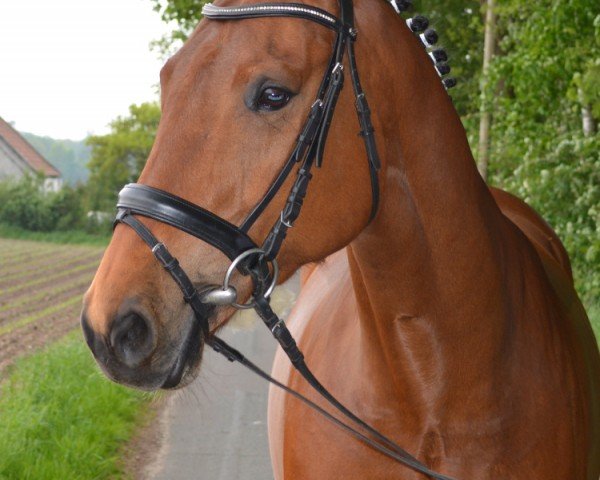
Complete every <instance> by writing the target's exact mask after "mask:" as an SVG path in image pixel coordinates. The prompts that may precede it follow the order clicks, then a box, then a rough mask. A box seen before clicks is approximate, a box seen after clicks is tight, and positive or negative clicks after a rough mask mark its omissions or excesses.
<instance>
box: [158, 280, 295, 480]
mask: <svg viewBox="0 0 600 480" xmlns="http://www.w3.org/2000/svg"><path fill="white" fill-rule="evenodd" d="M280 288H281V287H280ZM280 288H278V291H279V292H282V291H283V294H282V293H280V294H279V295H278V296H277V298H274V301H273V302H272V303H273V304H274V308H275V309H276V311H280V312H281V311H282V310H285V309H286V307H289V305H290V304H291V303H292V301H293V297H294V296H295V295H294V294H293V293H292V291H297V290H298V280H297V278H296V279H294V280H293V281H292V283H291V284H290V283H288V284H287V285H286V287H284V288H283V289H282V290H280ZM237 324H238V325H239V324H242V325H244V326H243V327H242V328H229V329H226V330H225V331H224V332H223V333H222V334H221V337H222V338H223V339H224V340H226V341H227V342H229V343H230V344H231V345H232V346H234V347H235V348H237V349H238V350H240V351H241V352H242V353H244V355H246V356H247V357H248V358H249V359H250V360H252V361H253V362H254V363H256V364H258V365H259V366H261V367H263V368H264V369H265V370H266V371H267V372H269V371H270V369H271V364H272V362H273V355H274V354H275V340H274V339H273V337H272V336H271V334H270V332H269V331H268V330H267V329H266V327H265V326H264V325H263V324H262V323H261V322H259V321H258V320H256V321H253V322H250V321H249V318H248V315H247V314H245V317H244V318H243V319H242V320H241V321H238V322H237ZM267 392H268V384H267V383H266V382H265V381H264V380H262V379H260V378H259V377H257V376H256V375H254V374H253V373H252V372H250V371H248V370H246V369H245V368H244V367H242V366H241V365H239V364H231V363H229V362H228V361H227V360H226V359H225V358H224V357H222V356H220V355H217V354H216V353H214V352H213V351H207V352H206V354H205V357H204V359H203V363H202V371H201V374H200V376H199V377H198V379H197V380H196V381H195V382H194V383H193V384H192V385H190V386H189V387H187V388H185V389H183V390H181V391H180V392H177V393H175V394H173V395H172V397H171V398H170V399H169V400H168V406H167V410H166V411H165V412H164V416H163V422H164V425H165V426H164V432H163V446H162V449H161V450H162V451H161V452H157V455H156V457H157V460H156V462H155V464H154V465H152V466H151V468H150V469H149V473H148V474H147V478H148V480H194V479H202V480H269V479H272V478H273V474H272V471H271V462H270V459H269V447H268V440H267ZM150 472H152V473H150Z"/></svg>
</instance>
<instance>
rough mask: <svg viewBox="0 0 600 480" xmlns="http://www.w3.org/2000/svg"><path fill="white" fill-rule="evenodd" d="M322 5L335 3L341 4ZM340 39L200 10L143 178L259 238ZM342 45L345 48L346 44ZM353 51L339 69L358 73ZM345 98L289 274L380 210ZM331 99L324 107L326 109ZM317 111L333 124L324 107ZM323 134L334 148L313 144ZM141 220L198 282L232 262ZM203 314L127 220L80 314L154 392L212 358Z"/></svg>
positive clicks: (167, 90) (292, 240)
mask: <svg viewBox="0 0 600 480" xmlns="http://www.w3.org/2000/svg"><path fill="white" fill-rule="evenodd" d="M246 3H248V2H240V3H238V4H236V5H237V6H243V5H244V4H246ZM315 7H321V8H323V9H326V10H328V11H330V12H331V11H333V12H334V13H335V11H336V10H335V5H334V2H331V1H329V2H325V1H321V2H317V4H315ZM357 8H358V7H357ZM360 14H361V21H362V22H363V23H364V24H365V25H366V24H367V23H369V17H371V16H373V15H379V16H383V13H381V12H378V13H376V12H375V11H373V10H372V9H369V8H367V7H363V8H361V9H360ZM374 23H375V22H374ZM361 28H362V26H361ZM350 34H354V32H344V35H345V37H344V38H346V36H347V35H350ZM366 37H367V35H365V38H366ZM352 41H353V40H352ZM338 42H339V35H336V33H335V31H332V29H328V28H324V27H323V25H319V24H317V22H311V21H306V19H302V18H298V19H294V20H290V19H289V18H280V17H273V18H252V19H248V20H245V21H215V20H211V19H204V20H203V21H201V22H200V24H199V26H198V27H197V29H196V30H195V32H194V33H193V35H192V36H191V37H190V39H189V40H188V41H187V42H186V44H185V45H184V46H183V47H182V49H181V50H180V51H179V52H178V53H177V54H176V55H174V56H173V57H172V58H171V59H170V60H169V61H168V62H167V63H166V65H165V66H164V68H163V69H162V71H161V75H160V82H161V108H162V117H161V121H160V125H159V129H158V133H157V136H156V140H155V144H154V147H153V149H152V152H151V153H150V156H149V158H148V161H147V164H146V166H145V168H144V170H143V172H142V174H141V176H140V178H139V184H142V185H144V186H146V187H151V188H152V189H155V190H153V191H164V192H169V194H172V195H175V196H177V198H178V199H183V200H185V201H187V202H190V203H191V204H195V205H199V206H201V207H202V208H203V209H205V210H206V211H209V212H212V213H213V214H215V215H217V216H218V217H220V218H221V219H223V220H225V221H226V222H229V224H231V225H238V226H239V225H243V227H244V230H248V231H247V234H248V236H249V238H250V239H251V240H252V241H253V242H255V243H256V244H257V245H261V244H262V242H263V241H264V239H265V238H266V237H267V236H268V234H269V231H270V230H271V228H272V227H273V225H274V224H276V223H277V221H278V219H280V212H281V210H282V208H283V207H284V205H285V204H286V198H287V197H288V192H289V191H290V189H291V188H292V186H293V185H294V182H295V181H296V177H295V170H297V169H298V168H300V167H302V162H299V163H298V164H297V163H296V161H297V160H302V158H299V159H294V160H293V161H291V160H288V159H289V158H290V155H293V154H294V152H296V153H297V149H298V144H297V139H298V134H299V132H301V131H303V128H304V130H306V129H307V122H309V121H310V115H309V121H307V112H311V114H312V113H314V111H315V108H316V107H315V98H318V96H319V95H320V93H322V94H323V95H327V94H328V93H327V92H326V91H322V90H323V87H324V83H327V82H330V83H331V81H332V80H331V78H329V79H328V77H331V76H332V75H335V73H333V74H332V72H331V71H330V69H331V67H332V65H331V64H332V63H334V65H333V67H334V70H335V61H334V60H335V58H336V53H335V51H336V49H338V50H339V48H338V47H339V45H338ZM344 49H345V45H343V46H342V50H341V51H342V55H343V51H344ZM357 50H358V51H357V57H358V60H359V63H360V62H362V63H363V64H364V68H365V69H368V65H369V64H370V63H372V62H377V61H378V60H377V58H378V55H379V52H380V51H381V52H384V51H385V50H380V49H377V48H375V47H374V46H372V48H369V46H368V44H367V42H366V40H365V45H364V46H361V48H360V49H357ZM332 51H333V52H334V54H333V57H332ZM369 52H370V53H369ZM338 54H339V52H338ZM380 60H381V59H380ZM347 62H348V59H345V60H344V62H341V64H340V66H339V67H341V68H339V69H340V70H343V69H344V68H345V69H346V70H348V63H347ZM324 72H327V73H326V75H325V79H324V77H323V74H324ZM368 76H369V77H372V74H368ZM326 90H328V89H326ZM328 91H329V90H328ZM337 93H339V91H338V92H337ZM323 95H322V96H323ZM336 97H337V95H336ZM335 100H337V98H336V99H334V100H333V101H334V104H333V107H334V108H335V112H336V113H335V117H334V118H333V121H332V123H331V128H330V131H329V132H328V131H327V130H329V129H328V128H325V131H324V133H322V131H323V128H320V129H319V130H318V131H317V134H316V135H317V136H318V135H324V137H325V138H324V139H322V142H321V145H320V146H319V145H317V143H318V142H319V140H318V139H317V140H315V142H314V144H313V145H312V146H311V145H309V146H308V147H307V149H308V150H311V149H312V150H313V154H314V155H313V156H315V157H318V158H317V159H316V160H314V161H315V163H317V164H318V166H319V167H320V168H319V169H314V170H313V176H314V178H313V179H312V181H311V188H310V192H309V193H308V195H307V196H306V198H305V199H304V201H303V202H302V201H301V202H300V203H303V204H304V205H303V208H302V215H301V216H300V217H299V219H298V222H297V224H296V228H293V229H290V231H289V234H288V235H287V239H286V242H285V243H284V244H283V246H282V248H281V251H280V252H279V253H278V256H277V258H278V260H279V263H280V265H281V276H280V281H284V280H286V279H287V278H289V277H290V276H291V275H292V274H293V272H294V271H296V270H297V269H298V268H299V267H300V266H301V265H304V264H306V263H309V262H315V261H319V260H321V259H323V258H325V257H326V256H327V255H329V254H331V253H333V252H335V251H337V250H339V249H340V248H342V247H343V246H345V245H347V244H348V243H349V242H350V241H351V240H352V239H354V238H355V237H356V236H357V235H358V234H359V233H360V232H361V231H362V230H363V229H364V228H365V226H366V225H367V224H368V222H369V219H370V216H371V214H372V207H373V188H374V187H373V185H372V183H371V180H372V179H373V178H372V177H373V168H371V171H370V168H369V163H368V162H367V160H366V154H365V147H364V144H363V138H361V136H359V135H357V132H358V131H359V130H360V125H359V122H358V121H357V116H356V111H355V101H356V99H355V96H354V95H353V94H352V89H351V88H346V89H345V90H343V92H342V93H341V94H340V95H339V101H337V106H336V104H335ZM326 101H328V100H326ZM323 103H324V102H321V105H320V107H319V108H322V109H327V105H325V106H323ZM320 115H321V117H320V121H321V123H324V122H325V120H323V117H325V116H326V115H327V112H320ZM374 121H375V123H377V122H378V119H377V118H374ZM303 126H304V127H303ZM363 134H367V135H369V134H372V132H363ZM325 139H328V140H327V148H326V149H325V151H324V154H323V152H317V150H319V149H320V150H323V146H324V144H325V143H324V141H325ZM294 145H296V147H294ZM334 152H335V154H333V153H334ZM303 155H311V153H306V152H303ZM321 156H322V158H321ZM286 160H287V163H286ZM321 164H322V165H321ZM286 165H287V167H286ZM297 165H299V166H297ZM288 167H289V168H288ZM286 168H288V169H289V170H294V172H292V174H291V175H289V176H288V177H287V178H285V176H282V169H286ZM309 176H310V175H309ZM277 178H285V180H282V185H281V188H279V189H278V191H277V192H276V193H275V194H274V195H273V199H272V201H270V202H268V204H267V203H265V204H264V205H263V206H264V211H261V212H258V213H260V215H255V216H254V217H253V216H252V215H251V212H253V210H254V211H256V208H257V207H256V206H257V205H260V203H261V199H263V198H264V197H265V195H266V194H267V195H268V192H269V191H270V190H269V189H270V188H271V187H272V185H273V184H274V182H277ZM307 181H308V180H307ZM175 201H179V200H175ZM261 210H262V208H261ZM249 215H250V217H249ZM137 220H138V221H139V222H142V224H143V228H145V229H147V230H148V231H150V232H152V235H153V236H154V237H156V238H158V239H160V242H162V243H163V244H164V245H166V247H167V248H168V249H169V251H170V252H171V253H172V254H173V255H174V256H175V257H176V258H177V259H178V260H179V262H180V264H181V266H182V268H183V270H184V271H185V272H187V274H188V276H189V278H190V280H191V282H192V284H193V286H194V287H196V288H197V289H198V290H203V289H206V288H207V287H210V286H214V285H220V284H222V282H223V276H224V272H225V271H226V270H227V269H228V267H229V266H230V264H231V258H227V255H224V254H223V252H222V251H219V249H217V248H214V246H213V245H210V244H209V243H206V242H203V241H200V240H198V239H197V238H194V236H192V235H189V234H187V233H185V232H183V231H181V230H180V229H178V228H174V227H173V226H171V225H167V224H165V223H162V222H159V221H156V220H154V219H151V218H144V217H138V218H137ZM140 228H142V227H140ZM244 233H246V232H245V231H244ZM232 282H233V283H234V284H235V288H236V291H237V299H238V302H239V303H242V302H244V301H246V300H247V299H248V298H250V296H251V295H252V293H253V285H252V282H251V281H250V280H249V278H248V277H244V276H242V275H240V274H239V272H237V273H236V274H235V275H234V278H233V279H232ZM233 313H234V309H233V308H232V307H231V306H218V307H211V308H206V309H205V311H204V313H203V314H202V315H204V317H205V319H204V320H205V321H206V322H207V324H208V326H209V329H210V331H211V332H214V331H215V330H216V329H218V328H219V327H221V326H222V325H224V324H225V323H226V322H227V320H228V319H229V318H230V317H231V316H232V314H233ZM197 323H198V322H197V321H196V319H195V316H194V313H193V312H192V310H191V309H190V308H189V306H188V305H187V304H186V302H185V301H184V300H183V299H182V296H181V292H180V291H179V288H178V286H177V284H176V283H175V282H173V281H172V279H171V278H169V274H168V272H166V271H165V270H164V269H163V268H161V265H160V264H159V263H158V262H156V259H155V258H154V256H153V255H152V252H151V251H150V249H148V248H147V246H146V245H144V242H143V241H142V239H141V238H140V237H139V236H138V235H136V233H135V232H134V231H133V230H132V229H131V228H128V227H127V226H126V225H122V224H117V226H116V228H115V231H114V235H113V238H112V240H111V242H110V245H109V247H108V249H107V250H106V253H105V255H104V258H103V260H102V262H101V264H100V267H99V269H98V272H97V274H96V276H95V278H94V281H93V283H92V285H91V287H90V289H89V291H88V292H87V294H86V296H85V301H84V311H83V314H82V325H83V329H84V333H85V336H86V340H87V342H88V345H89V346H90V348H91V349H92V351H93V353H94V355H95V357H96V359H97V361H98V363H99V364H100V366H101V367H102V369H103V370H104V371H105V373H106V374H107V375H108V376H109V377H110V378H112V379H114V380H115V381H118V382H122V383H125V384H128V385H132V386H135V387H139V388H144V389H156V388H160V387H164V388H171V387H179V386H182V385H185V384H187V383H189V382H190V381H191V380H192V379H193V377H194V375H195V373H196V372H197V370H198V366H199V363H200V358H201V356H202V347H203V335H201V332H200V330H199V328H198V325H197Z"/></svg>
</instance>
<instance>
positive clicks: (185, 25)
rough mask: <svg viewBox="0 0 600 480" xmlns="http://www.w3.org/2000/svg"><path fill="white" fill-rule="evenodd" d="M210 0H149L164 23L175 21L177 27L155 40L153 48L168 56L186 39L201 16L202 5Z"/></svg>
mask: <svg viewBox="0 0 600 480" xmlns="http://www.w3.org/2000/svg"><path fill="white" fill-rule="evenodd" d="M209 1H210V0H166V1H165V0H150V2H151V3H152V7H153V9H154V11H156V12H158V13H160V16H161V18H162V20H163V21H164V22H166V23H175V24H176V25H177V28H175V29H174V30H172V31H171V32H170V33H168V34H166V35H165V36H163V37H162V38H160V39H158V40H155V41H154V42H153V44H152V46H153V48H155V49H157V50H158V51H159V52H161V53H162V55H163V56H169V55H170V54H172V53H173V49H174V48H176V47H177V45H180V44H181V43H182V42H184V41H185V40H187V38H188V37H189V36H190V34H191V33H192V31H193V30H194V28H195V27H196V24H197V23H198V21H199V20H200V19H201V18H202V7H203V6H204V5H205V4H206V3H209Z"/></svg>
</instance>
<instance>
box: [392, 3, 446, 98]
mask: <svg viewBox="0 0 600 480" xmlns="http://www.w3.org/2000/svg"><path fill="white" fill-rule="evenodd" d="M386 2H387V3H389V4H390V5H391V6H392V7H393V9H394V10H395V11H396V13H397V14H398V15H402V14H403V13H404V12H407V11H409V10H410V9H411V8H412V0H386ZM406 24H407V25H408V28H410V30H411V31H412V32H413V33H414V34H415V35H417V36H418V37H419V39H420V40H421V43H422V44H423V46H424V47H425V51H426V52H427V55H429V58H431V61H432V62H433V64H434V66H435V69H436V71H437V72H438V75H439V76H440V78H441V79H442V84H443V85H444V88H445V89H446V90H450V89H451V88H453V87H455V86H456V79H455V78H454V77H450V76H448V74H449V73H450V70H451V69H450V65H448V54H447V53H446V50H444V49H443V48H441V47H436V46H435V45H436V43H437V42H438V40H439V36H438V34H437V32H436V31H435V30H434V29H433V28H429V19H428V18H427V17H425V16H423V15H415V16H413V17H410V18H408V19H406Z"/></svg>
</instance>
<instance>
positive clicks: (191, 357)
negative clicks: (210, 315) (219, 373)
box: [160, 317, 204, 390]
mask: <svg viewBox="0 0 600 480" xmlns="http://www.w3.org/2000/svg"><path fill="white" fill-rule="evenodd" d="M191 322H192V327H191V328H190V331H189V333H188V335H187V337H186V338H185V339H184V341H183V344H182V347H181V350H180V351H179V354H178V355H177V357H176V358H175V362H174V363H173V365H172V367H171V369H170V371H169V373H168V375H167V377H166V379H165V380H164V382H163V384H162V385H161V387H160V388H161V389H163V390H177V389H179V388H183V387H185V386H187V385H189V384H190V383H192V381H193V380H194V379H195V378H196V376H197V375H198V372H199V370H200V361H201V359H202V352H203V351H204V339H203V338H204V337H203V333H202V328H201V325H200V322H199V321H197V320H196V319H195V318H193V317H192V319H191Z"/></svg>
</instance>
